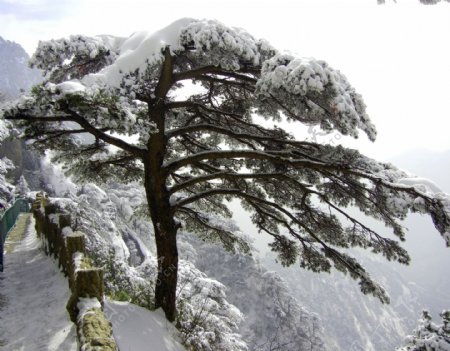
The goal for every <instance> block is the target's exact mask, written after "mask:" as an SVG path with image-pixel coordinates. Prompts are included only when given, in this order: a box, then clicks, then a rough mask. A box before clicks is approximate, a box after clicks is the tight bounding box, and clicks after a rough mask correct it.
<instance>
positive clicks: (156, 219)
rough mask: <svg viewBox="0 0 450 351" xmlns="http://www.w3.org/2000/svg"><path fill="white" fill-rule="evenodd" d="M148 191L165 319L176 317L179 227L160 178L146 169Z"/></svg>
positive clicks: (158, 293) (160, 302) (159, 303)
mask: <svg viewBox="0 0 450 351" xmlns="http://www.w3.org/2000/svg"><path fill="white" fill-rule="evenodd" d="M145 169H146V171H145V190H146V195H147V201H148V206H149V211H150V216H151V219H152V222H153V228H154V233H155V242H156V249H157V258H158V276H157V279H156V289H155V307H156V308H160V307H161V308H162V309H163V311H164V313H165V315H166V318H167V319H168V320H169V321H171V322H173V321H174V320H175V317H176V303H175V302H176V301H175V300H176V288H177V280H178V249H177V231H178V226H177V224H176V222H175V220H174V217H173V211H172V209H171V206H170V202H169V197H170V194H169V192H168V190H167V188H166V186H165V183H161V182H160V181H159V180H161V178H160V177H158V176H157V175H155V174H154V173H152V172H149V171H148V167H145Z"/></svg>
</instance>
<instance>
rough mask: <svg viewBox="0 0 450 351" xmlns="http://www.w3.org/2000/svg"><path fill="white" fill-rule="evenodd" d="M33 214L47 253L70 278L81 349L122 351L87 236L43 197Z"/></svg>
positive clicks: (72, 309) (70, 304)
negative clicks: (106, 309)
mask: <svg viewBox="0 0 450 351" xmlns="http://www.w3.org/2000/svg"><path fill="white" fill-rule="evenodd" d="M32 212H33V215H34V218H35V222H36V232H37V233H38V235H39V237H40V238H41V239H42V240H43V242H44V249H45V252H46V254H47V255H49V256H53V257H54V258H55V259H56V260H57V262H58V264H59V267H60V268H61V269H62V271H63V272H64V274H65V275H66V276H67V277H68V281H69V288H70V290H71V292H72V294H71V296H70V298H69V301H68V303H67V310H68V312H69V315H70V318H71V320H72V321H73V322H74V323H76V325H77V333H78V339H79V341H80V350H81V351H118V347H117V345H116V342H115V340H114V338H113V336H112V327H111V323H110V322H109V321H108V320H107V318H106V317H105V315H104V313H103V270H102V269H100V268H96V267H93V266H92V264H91V260H90V259H89V257H87V256H86V254H85V235H84V234H83V233H81V232H73V230H72V228H71V226H70V223H71V218H70V215H69V214H62V213H57V209H56V206H55V205H53V204H51V203H50V202H49V200H48V199H47V198H45V197H44V196H43V195H42V194H38V195H37V196H36V201H35V202H34V203H33V206H32Z"/></svg>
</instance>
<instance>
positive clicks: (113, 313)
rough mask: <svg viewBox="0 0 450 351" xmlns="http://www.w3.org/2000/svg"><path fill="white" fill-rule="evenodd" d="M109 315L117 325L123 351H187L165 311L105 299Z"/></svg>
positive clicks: (113, 323) (120, 347) (119, 343)
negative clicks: (165, 315)
mask: <svg viewBox="0 0 450 351" xmlns="http://www.w3.org/2000/svg"><path fill="white" fill-rule="evenodd" d="M105 314H106V316H107V317H108V319H109V320H110V321H111V323H112V325H113V333H114V338H115V339H116V342H117V345H118V346H119V349H120V351H138V350H147V349H149V348H150V347H151V350H152V351H186V349H185V348H184V347H183V346H182V345H181V344H179V343H178V342H176V341H174V337H173V336H172V335H173V334H174V330H173V328H174V327H173V326H172V325H171V324H169V322H167V320H166V319H165V317H164V314H163V313H162V311H161V310H158V311H156V312H151V311H149V310H147V309H145V308H142V307H139V306H136V305H134V304H131V303H128V302H118V301H109V300H107V301H105Z"/></svg>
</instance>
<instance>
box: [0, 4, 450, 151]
mask: <svg viewBox="0 0 450 351" xmlns="http://www.w3.org/2000/svg"><path fill="white" fill-rule="evenodd" d="M388 1H389V0H388ZM180 17H194V18H214V19H218V20H220V21H222V22H223V23H225V24H227V25H230V26H238V27H243V28H245V29H247V30H248V31H249V32H250V33H252V34H253V35H255V36H256V37H263V38H266V39H268V40H269V41H270V42H271V43H272V44H273V45H275V46H276V47H277V48H278V49H286V50H289V51H292V52H296V53H298V54H300V55H301V56H312V57H316V58H320V59H324V60H326V61H328V62H329V63H330V64H331V65H332V66H333V67H335V68H338V69H340V70H341V71H342V72H343V73H344V74H345V75H346V76H347V77H348V79H349V81H350V82H351V83H352V84H353V86H355V87H356V88H357V90H358V91H359V92H360V93H361V94H362V95H363V96H364V98H365V101H366V103H367V105H368V112H369V114H370V116H371V118H372V120H373V121H374V123H375V125H376V126H377V129H378V132H379V133H378V138H377V141H376V142H375V143H374V144H372V143H370V142H368V141H367V139H366V138H365V137H364V136H363V135H361V139H360V140H358V141H356V142H352V143H351V145H352V146H354V147H358V148H360V149H361V150H362V151H364V152H365V153H367V154H368V155H370V156H374V157H377V158H381V159H387V158H390V157H392V156H395V155H397V154H400V153H403V152H405V151H407V150H411V149H416V148H428V149H432V150H446V149H450V137H449V133H450V128H449V127H450V122H449V121H450V89H449V84H450V64H449V63H450V45H449V44H448V43H449V36H450V4H448V3H447V2H445V3H444V2H443V3H441V4H439V5H436V6H424V5H420V4H419V1H418V0H397V4H394V2H393V1H392V3H390V4H387V5H384V6H378V5H377V4H376V0H292V1H290V0H271V1H265V0H239V1H237V0H226V1H222V0H205V1H203V0H189V1H187V0H179V1H175V0H169V1H168V0H165V1H152V0H127V1H117V0H0V36H2V37H3V38H4V39H8V40H13V41H16V42H18V43H20V44H22V45H23V46H24V47H25V49H26V50H27V51H28V52H29V53H32V52H33V51H34V49H35V48H36V46H37V42H38V41H39V40H46V39H50V38H59V37H62V36H67V35H70V34H79V33H82V34H87V35H95V34H113V35H118V36H129V35H130V34H131V33H132V32H134V31H137V30H143V29H146V30H150V31H154V30H157V29H159V28H161V27H164V26H165V25H167V24H169V23H171V22H172V21H174V20H176V19H178V18H180ZM321 140H324V141H328V142H333V143H334V142H340V141H341V139H340V136H339V135H329V136H322V137H321Z"/></svg>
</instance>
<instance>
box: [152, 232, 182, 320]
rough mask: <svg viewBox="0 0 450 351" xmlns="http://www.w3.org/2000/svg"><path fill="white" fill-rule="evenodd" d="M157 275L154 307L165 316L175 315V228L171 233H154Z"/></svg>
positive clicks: (176, 273)
mask: <svg viewBox="0 0 450 351" xmlns="http://www.w3.org/2000/svg"><path fill="white" fill-rule="evenodd" d="M155 237H156V247H157V253H158V277H157V279H156V290H155V307H156V308H159V307H161V308H162V309H163V311H164V313H165V315H166V318H167V319H168V320H169V321H170V322H173V321H174V320H175V317H176V288H177V279H178V250H177V239H176V229H175V231H174V232H173V233H161V232H160V233H158V234H156V231H155Z"/></svg>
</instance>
